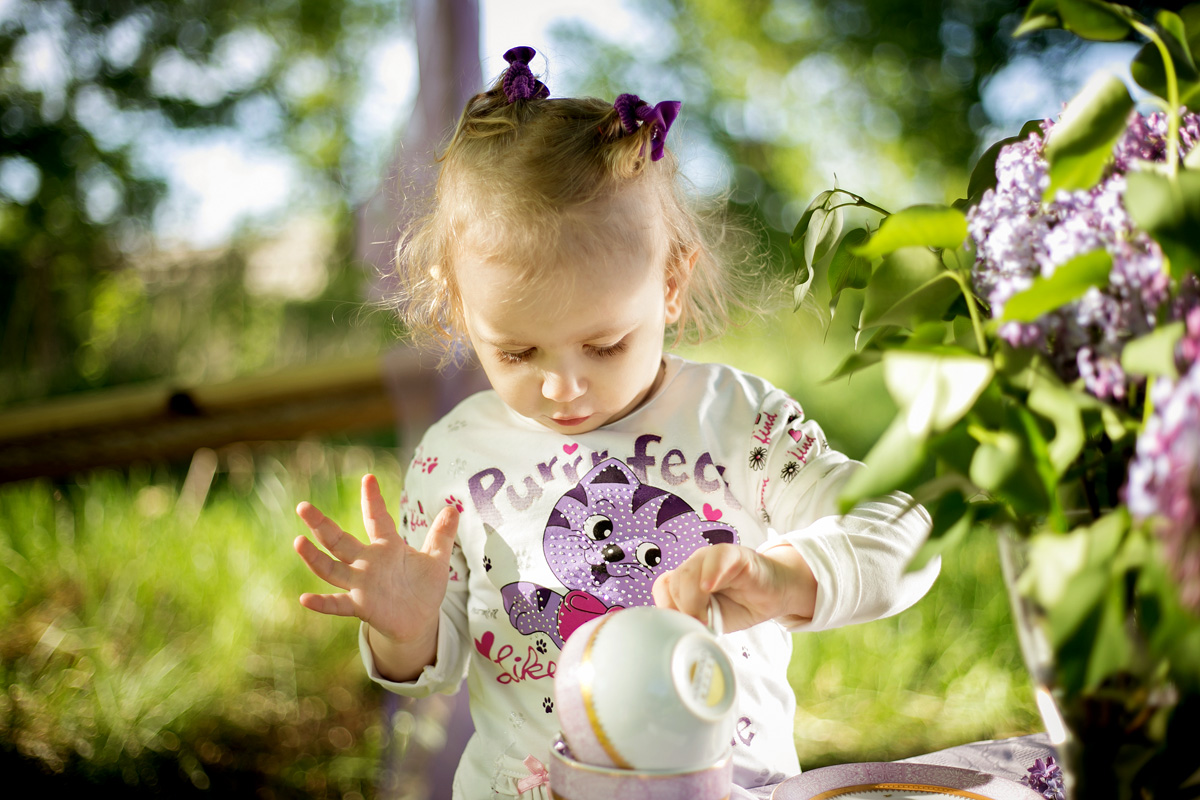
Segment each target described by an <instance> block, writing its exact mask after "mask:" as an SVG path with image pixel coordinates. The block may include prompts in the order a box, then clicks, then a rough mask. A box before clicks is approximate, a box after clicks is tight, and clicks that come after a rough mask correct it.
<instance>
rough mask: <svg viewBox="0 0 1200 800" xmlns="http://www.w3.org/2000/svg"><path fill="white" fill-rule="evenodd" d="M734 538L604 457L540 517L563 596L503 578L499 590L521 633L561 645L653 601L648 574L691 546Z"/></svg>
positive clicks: (676, 560)
mask: <svg viewBox="0 0 1200 800" xmlns="http://www.w3.org/2000/svg"><path fill="white" fill-rule="evenodd" d="M737 541H738V534H737V531H736V530H735V529H734V528H733V527H732V526H730V525H727V524H725V523H721V522H716V521H713V520H709V519H705V518H704V517H703V516H701V515H700V514H698V513H697V512H696V511H695V510H694V509H693V508H692V507H691V506H690V505H688V503H687V501H685V500H684V499H683V498H681V497H679V496H678V495H675V494H672V493H671V492H668V491H666V490H664V489H659V488H658V487H655V486H651V485H649V484H644V483H642V482H641V481H639V480H638V478H637V475H635V474H634V472H633V471H632V470H631V469H629V467H628V466H626V465H625V464H624V463H623V462H622V461H620V460H619V459H616V458H610V459H607V460H605V461H602V462H600V463H599V464H597V465H596V466H595V467H594V468H593V469H592V470H591V471H590V472H589V473H587V474H586V475H584V476H583V479H582V480H580V481H579V483H578V484H577V485H576V486H574V487H573V488H572V489H571V490H569V491H568V492H567V493H566V494H564V495H563V496H562V497H560V498H559V500H558V502H557V503H555V505H554V509H553V511H551V512H550V518H549V520H548V521H547V523H546V529H545V532H544V534H543V538H542V549H543V552H544V553H545V556H546V561H547V562H548V563H549V565H550V569H551V570H552V571H553V572H554V575H555V577H557V578H558V579H559V581H561V582H562V584H563V586H565V587H566V588H567V590H568V591H567V592H566V594H559V593H558V592H557V591H555V590H553V589H549V588H547V587H545V586H540V585H538V584H536V583H531V582H528V581H519V582H515V583H509V584H507V585H505V586H504V587H503V588H501V590H500V593H501V596H502V597H503V599H504V609H505V611H507V612H508V616H509V620H510V622H511V623H512V625H513V627H514V628H516V629H517V630H519V631H520V632H521V633H524V634H532V633H537V632H541V633H545V634H546V635H548V636H549V637H550V638H551V639H552V640H553V641H554V643H555V644H556V645H558V646H559V647H560V648H561V647H562V646H563V643H564V642H565V641H566V639H567V637H569V636H570V635H571V633H572V632H573V631H574V630H575V629H576V628H578V627H579V626H580V625H582V624H584V623H585V622H587V621H589V620H591V619H594V618H595V617H598V616H600V615H602V614H607V613H610V612H612V611H616V610H617V609H620V608H626V607H629V606H645V605H653V603H654V600H653V597H652V596H651V592H650V590H651V587H652V586H653V584H654V579H655V578H657V577H658V576H659V575H661V574H662V573H664V572H666V571H668V570H671V569H674V568H675V567H678V566H679V565H680V564H682V563H683V562H684V560H685V559H686V558H687V557H688V556H690V555H691V554H692V553H693V552H695V551H696V550H697V549H699V548H701V547H707V546H709V545H714V544H719V543H736V542H737Z"/></svg>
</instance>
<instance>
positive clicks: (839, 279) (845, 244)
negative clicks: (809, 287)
mask: <svg viewBox="0 0 1200 800" xmlns="http://www.w3.org/2000/svg"><path fill="white" fill-rule="evenodd" d="M869 236H870V234H869V233H868V232H867V231H866V229H864V228H855V229H854V230H852V231H850V232H848V233H847V234H846V235H845V236H843V237H842V241H841V242H839V243H838V246H837V250H835V251H834V253H833V259H832V260H831V261H830V262H829V291H830V297H829V312H830V315H831V316H832V314H833V313H834V311H835V310H836V308H837V302H838V298H839V297H840V296H841V294H842V292H843V291H844V290H846V289H863V288H865V287H866V285H867V283H868V281H870V279H871V260H870V259H868V258H863V257H862V256H860V255H857V254H856V253H855V252H853V251H854V248H855V247H857V246H858V245H860V244H862V243H863V242H865V241H866V240H867V238H868V237H869Z"/></svg>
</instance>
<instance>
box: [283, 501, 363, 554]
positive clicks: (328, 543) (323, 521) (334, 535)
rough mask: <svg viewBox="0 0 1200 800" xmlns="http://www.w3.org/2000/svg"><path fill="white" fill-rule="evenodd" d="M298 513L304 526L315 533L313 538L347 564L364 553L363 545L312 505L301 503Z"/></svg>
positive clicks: (297, 509)
mask: <svg viewBox="0 0 1200 800" xmlns="http://www.w3.org/2000/svg"><path fill="white" fill-rule="evenodd" d="M296 513H297V514H299V515H300V519H302V520H304V524H305V525H307V526H308V529H309V530H310V531H312V532H313V536H314V537H316V539H317V541H318V542H320V543H321V546H322V547H324V548H325V549H326V550H328V551H329V552H330V553H333V555H334V556H335V557H336V558H338V559H340V560H342V561H345V562H346V563H350V562H351V561H353V560H354V559H356V558H358V556H359V553H361V552H362V549H363V543H362V542H360V541H359V540H358V539H356V538H354V537H353V536H351V535H350V534H348V533H346V532H345V531H344V530H342V529H341V528H339V527H338V526H337V523H335V522H334V521H333V520H331V519H330V518H329V517H327V516H325V515H324V514H323V513H321V510H320V509H319V508H317V507H316V506H314V505H313V504H312V503H301V504H300V505H298V506H296Z"/></svg>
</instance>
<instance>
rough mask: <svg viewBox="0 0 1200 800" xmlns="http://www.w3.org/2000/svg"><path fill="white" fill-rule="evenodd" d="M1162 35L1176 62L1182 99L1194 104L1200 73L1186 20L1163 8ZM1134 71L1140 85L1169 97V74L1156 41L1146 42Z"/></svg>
mask: <svg viewBox="0 0 1200 800" xmlns="http://www.w3.org/2000/svg"><path fill="white" fill-rule="evenodd" d="M1159 27H1160V28H1161V29H1162V30H1160V31H1159V35H1160V36H1161V37H1162V40H1163V43H1164V44H1166V46H1167V52H1168V53H1170V55H1171V61H1172V63H1173V64H1174V65H1175V77H1176V81H1177V86H1178V90H1179V102H1180V103H1181V104H1183V105H1191V104H1192V102H1193V101H1195V100H1196V98H1197V97H1200V73H1197V71H1196V64H1195V62H1194V61H1193V59H1192V54H1191V52H1190V51H1189V50H1188V47H1187V44H1186V42H1187V33H1186V32H1185V31H1184V29H1183V20H1181V19H1180V18H1179V17H1178V16H1177V15H1175V14H1172V13H1171V12H1169V11H1161V12H1159ZM1129 70H1130V74H1131V75H1132V76H1133V79H1134V80H1135V81H1136V82H1137V84H1138V85H1139V86H1141V87H1142V88H1143V89H1145V90H1146V91H1148V92H1152V93H1153V94H1156V95H1158V96H1159V97H1161V98H1162V99H1164V100H1166V99H1167V94H1168V92H1167V74H1166V70H1165V69H1164V68H1163V60H1162V54H1161V53H1160V52H1159V50H1158V47H1157V46H1156V45H1155V44H1154V42H1148V43H1147V44H1145V45H1143V46H1142V48H1141V49H1140V50H1139V51H1138V53H1137V55H1136V56H1134V58H1133V62H1132V63H1131V64H1130V65H1129Z"/></svg>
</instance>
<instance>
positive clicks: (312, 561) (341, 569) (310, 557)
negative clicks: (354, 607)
mask: <svg viewBox="0 0 1200 800" xmlns="http://www.w3.org/2000/svg"><path fill="white" fill-rule="evenodd" d="M292 546H293V547H294V548H295V549H296V552H297V553H299V554H300V558H302V559H304V563H305V564H307V565H308V568H309V569H310V570H312V573H313V574H314V575H316V576H317V577H318V578H320V579H321V580H323V581H325V582H326V583H328V584H331V585H333V586H336V587H338V588H339V589H349V588H350V584H351V576H352V573H351V572H350V567H348V566H346V565H345V564H343V563H342V562H341V561H335V560H334V559H332V558H330V557H329V556H328V555H326V554H325V553H324V552H322V551H321V550H320V548H318V547H317V546H316V545H315V544H313V543H312V542H310V541H309V540H308V539H307V538H306V537H304V536H297V537H296V541H295V542H293V543H292Z"/></svg>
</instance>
